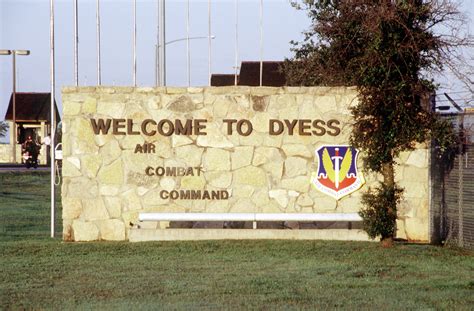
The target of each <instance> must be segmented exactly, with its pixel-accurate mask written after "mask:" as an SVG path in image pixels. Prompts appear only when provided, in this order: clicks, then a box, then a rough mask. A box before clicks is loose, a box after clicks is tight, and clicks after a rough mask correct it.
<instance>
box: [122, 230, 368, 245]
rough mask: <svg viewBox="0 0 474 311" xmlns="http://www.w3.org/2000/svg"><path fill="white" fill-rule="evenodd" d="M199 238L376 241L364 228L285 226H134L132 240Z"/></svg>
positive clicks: (130, 233) (192, 239)
mask: <svg viewBox="0 0 474 311" xmlns="http://www.w3.org/2000/svg"><path fill="white" fill-rule="evenodd" d="M195 240H344V241H374V240H371V239H370V238H369V237H368V236H367V233H365V232H364V231H362V230H348V229H324V230H282V229H256V230H254V229H205V230H202V229H131V230H130V232H129V241H130V242H146V241H195Z"/></svg>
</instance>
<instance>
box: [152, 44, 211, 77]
mask: <svg viewBox="0 0 474 311" xmlns="http://www.w3.org/2000/svg"><path fill="white" fill-rule="evenodd" d="M208 38H209V40H211V39H215V38H216V36H214V35H212V36H198V37H186V38H180V39H175V40H171V41H168V42H166V43H165V46H167V45H170V44H172V43H176V42H180V41H189V40H197V39H208ZM155 47H156V55H157V57H156V59H157V60H159V59H160V55H159V53H160V48H161V45H156V46H155ZM159 65H160V64H159V61H158V64H157V65H156V68H157V70H158V71H159V73H161V75H160V74H157V75H156V77H157V80H158V77H160V76H162V77H163V78H164V79H160V81H156V84H157V85H158V84H162V85H160V86H165V85H166V70H165V68H163V66H161V67H160V66H159ZM187 67H188V68H187V69H188V71H187V72H188V75H189V73H190V63H189V62H188V63H187ZM188 81H189V79H188Z"/></svg>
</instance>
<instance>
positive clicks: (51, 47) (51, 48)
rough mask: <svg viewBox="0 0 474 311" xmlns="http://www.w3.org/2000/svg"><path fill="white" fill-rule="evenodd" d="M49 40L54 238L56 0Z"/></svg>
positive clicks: (52, 2) (51, 10)
mask: <svg viewBox="0 0 474 311" xmlns="http://www.w3.org/2000/svg"><path fill="white" fill-rule="evenodd" d="M49 40H50V78H51V96H50V98H51V107H50V112H51V116H50V120H51V124H50V129H51V135H50V136H51V145H50V153H49V154H50V159H51V163H50V165H51V169H50V171H51V237H52V238H54V218H55V217H54V216H55V215H54V210H55V208H54V207H55V206H54V203H55V201H54V199H55V195H54V149H55V145H54V136H55V135H54V134H55V133H54V131H55V127H54V122H55V120H54V119H55V105H54V90H55V77H54V0H50V33H49Z"/></svg>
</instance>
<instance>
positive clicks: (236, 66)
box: [234, 0, 239, 85]
mask: <svg viewBox="0 0 474 311" xmlns="http://www.w3.org/2000/svg"><path fill="white" fill-rule="evenodd" d="M238 66H239V0H235V74H234V85H237V70H238Z"/></svg>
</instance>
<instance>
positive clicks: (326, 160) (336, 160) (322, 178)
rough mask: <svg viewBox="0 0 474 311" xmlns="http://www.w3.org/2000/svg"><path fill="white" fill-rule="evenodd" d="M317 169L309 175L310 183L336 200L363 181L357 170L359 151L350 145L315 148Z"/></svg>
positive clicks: (357, 187)
mask: <svg viewBox="0 0 474 311" xmlns="http://www.w3.org/2000/svg"><path fill="white" fill-rule="evenodd" d="M315 153H316V158H317V160H318V171H317V172H314V173H313V174H312V176H311V184H312V185H313V186H314V187H315V188H316V189H317V190H319V191H321V192H322V193H325V194H327V195H330V196H332V197H333V198H335V199H336V200H339V199H341V198H342V197H344V196H346V195H349V194H351V193H353V192H354V191H356V190H358V189H359V188H360V187H362V185H363V184H364V183H365V181H364V177H363V176H362V174H361V173H359V172H358V171H357V156H358V154H359V151H358V150H357V149H355V148H354V147H351V146H345V145H340V146H337V145H333V146H322V147H320V148H319V149H317V150H316V152H315Z"/></svg>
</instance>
